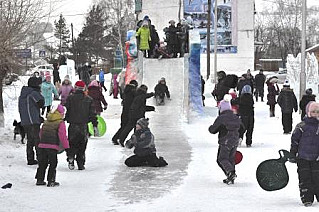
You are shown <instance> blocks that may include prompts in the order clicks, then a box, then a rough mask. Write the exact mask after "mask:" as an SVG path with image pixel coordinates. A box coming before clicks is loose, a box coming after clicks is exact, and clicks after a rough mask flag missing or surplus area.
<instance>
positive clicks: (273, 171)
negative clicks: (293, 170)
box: [256, 149, 290, 191]
mask: <svg viewBox="0 0 319 212" xmlns="http://www.w3.org/2000/svg"><path fill="white" fill-rule="evenodd" d="M279 155H280V158H279V159H270V160H265V161H263V162H261V163H260V164H259V166H258V167H257V171H256V178H257V181H258V184H259V186H260V187H261V188H262V189H264V190H266V191H276V190H280V189H282V188H284V187H286V185H287V184H288V181H289V175H288V172H287V168H286V165H285V163H286V162H287V161H288V159H289V157H290V152H288V151H287V150H284V149H281V150H279Z"/></svg>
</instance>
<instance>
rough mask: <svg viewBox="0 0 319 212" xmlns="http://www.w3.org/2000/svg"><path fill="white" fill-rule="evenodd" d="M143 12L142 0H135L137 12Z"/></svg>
mask: <svg viewBox="0 0 319 212" xmlns="http://www.w3.org/2000/svg"><path fill="white" fill-rule="evenodd" d="M140 12H142V0H135V13H140Z"/></svg>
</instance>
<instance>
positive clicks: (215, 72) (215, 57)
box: [214, 0, 218, 83]
mask: <svg viewBox="0 0 319 212" xmlns="http://www.w3.org/2000/svg"><path fill="white" fill-rule="evenodd" d="M214 6H215V12H214V82H215V83H217V45H218V43H217V21H218V20H217V0H215V5H214Z"/></svg>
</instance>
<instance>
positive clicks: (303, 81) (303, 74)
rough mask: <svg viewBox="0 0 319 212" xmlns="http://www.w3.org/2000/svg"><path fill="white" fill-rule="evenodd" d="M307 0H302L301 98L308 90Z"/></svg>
mask: <svg viewBox="0 0 319 212" xmlns="http://www.w3.org/2000/svg"><path fill="white" fill-rule="evenodd" d="M306 13H307V0H302V28H301V70H300V90H299V98H300V99H301V98H302V95H303V93H304V91H305V90H306V64H305V62H306V61H305V60H306V19H307V14H306Z"/></svg>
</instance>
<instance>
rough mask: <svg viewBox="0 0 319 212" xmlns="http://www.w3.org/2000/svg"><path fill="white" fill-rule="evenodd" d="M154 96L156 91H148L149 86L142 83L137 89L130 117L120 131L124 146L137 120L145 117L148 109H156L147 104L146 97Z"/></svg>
mask: <svg viewBox="0 0 319 212" xmlns="http://www.w3.org/2000/svg"><path fill="white" fill-rule="evenodd" d="M152 96H154V93H153V92H152V93H147V86H146V85H141V86H140V87H139V88H138V89H137V90H136V96H135V98H134V100H133V102H132V105H131V107H130V111H129V116H128V117H129V119H128V122H127V124H126V126H125V127H124V129H123V130H122V132H121V133H120V136H119V143H120V144H121V145H122V146H123V147H124V141H125V139H126V137H127V136H128V134H129V133H130V132H131V130H132V129H133V128H134V127H135V125H136V122H137V120H139V119H140V118H145V112H146V111H154V110H155V108H154V107H151V106H146V99H148V98H151V97H152Z"/></svg>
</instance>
